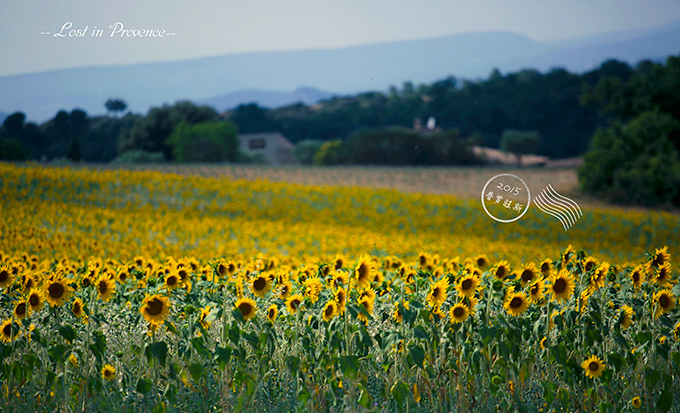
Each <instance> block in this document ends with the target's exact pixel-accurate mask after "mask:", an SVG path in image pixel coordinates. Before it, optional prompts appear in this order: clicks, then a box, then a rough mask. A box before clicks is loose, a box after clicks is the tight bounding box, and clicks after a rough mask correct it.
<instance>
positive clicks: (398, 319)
mask: <svg viewBox="0 0 680 413" xmlns="http://www.w3.org/2000/svg"><path fill="white" fill-rule="evenodd" d="M401 305H402V306H403V307H404V309H406V310H408V309H409V303H408V301H402V304H401ZM392 318H394V321H395V322H396V323H397V324H401V322H402V321H404V316H403V315H402V314H401V310H399V303H394V312H393V313H392Z"/></svg>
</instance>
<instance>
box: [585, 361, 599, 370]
mask: <svg viewBox="0 0 680 413" xmlns="http://www.w3.org/2000/svg"><path fill="white" fill-rule="evenodd" d="M599 369H600V364H599V363H598V362H597V361H591V362H590V364H588V370H590V371H598V370H599Z"/></svg>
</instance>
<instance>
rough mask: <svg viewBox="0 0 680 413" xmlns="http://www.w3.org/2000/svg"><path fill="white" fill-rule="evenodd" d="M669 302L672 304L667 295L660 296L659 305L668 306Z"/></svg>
mask: <svg viewBox="0 0 680 413" xmlns="http://www.w3.org/2000/svg"><path fill="white" fill-rule="evenodd" d="M668 304H670V300H669V299H668V297H667V296H665V295H662V296H661V297H659V305H660V306H661V307H662V308H666V307H668Z"/></svg>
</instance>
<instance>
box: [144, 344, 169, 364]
mask: <svg viewBox="0 0 680 413" xmlns="http://www.w3.org/2000/svg"><path fill="white" fill-rule="evenodd" d="M144 354H145V355H146V359H147V360H149V361H151V358H152V357H153V358H155V359H156V360H158V362H159V363H160V364H161V366H162V367H165V360H166V359H167V358H168V345H167V344H166V343H165V341H156V342H155V343H151V344H147V345H146V347H145V348H144Z"/></svg>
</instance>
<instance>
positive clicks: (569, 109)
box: [0, 60, 678, 164]
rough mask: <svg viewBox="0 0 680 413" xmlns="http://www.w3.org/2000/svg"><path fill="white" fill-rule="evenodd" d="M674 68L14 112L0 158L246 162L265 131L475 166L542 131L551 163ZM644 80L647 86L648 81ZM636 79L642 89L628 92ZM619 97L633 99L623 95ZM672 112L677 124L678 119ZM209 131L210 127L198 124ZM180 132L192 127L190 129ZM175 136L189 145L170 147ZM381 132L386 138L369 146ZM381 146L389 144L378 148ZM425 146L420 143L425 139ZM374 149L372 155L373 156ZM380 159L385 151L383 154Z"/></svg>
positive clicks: (0, 138)
mask: <svg viewBox="0 0 680 413" xmlns="http://www.w3.org/2000/svg"><path fill="white" fill-rule="evenodd" d="M668 70H670V69H669V68H667V65H666V64H663V63H654V62H651V61H642V62H640V63H638V64H637V65H635V66H634V67H632V66H630V65H628V64H627V63H624V62H620V61H616V60H609V61H606V62H604V63H603V64H602V65H600V66H599V67H598V68H596V69H594V70H591V71H589V72H586V73H583V74H574V73H570V72H568V71H566V70H564V69H553V70H550V71H548V72H545V73H541V72H539V71H536V70H532V69H526V70H521V71H518V72H514V73H508V74H505V75H503V74H501V73H500V72H499V71H498V70H494V71H492V73H491V74H490V75H489V76H488V78H487V79H481V80H476V81H472V80H459V79H457V78H455V77H452V76H450V77H447V78H445V79H442V80H440V81H436V82H433V83H431V84H421V85H418V86H416V85H414V84H413V83H411V82H405V83H404V84H403V85H401V87H399V88H397V87H391V88H390V89H389V90H388V91H386V92H377V91H376V92H367V93H360V94H357V95H354V96H338V97H334V98H331V99H328V100H325V101H322V102H320V103H318V104H315V105H305V104H302V103H297V104H292V105H288V106H285V107H280V108H276V109H266V108H262V107H259V106H258V105H256V104H244V105H240V106H238V107H236V108H234V109H233V110H230V111H227V112H225V113H222V114H219V113H217V111H215V109H214V108H211V107H208V106H200V105H196V104H194V103H192V102H189V101H180V102H176V103H175V104H173V105H168V104H166V105H163V106H160V107H154V108H152V109H150V110H149V111H148V112H147V114H146V115H139V114H134V113H131V112H128V113H126V114H124V115H123V112H124V111H125V109H126V105H125V102H124V101H122V100H121V99H110V100H109V101H107V102H106V104H105V106H106V108H107V110H108V111H109V114H108V115H105V116H93V117H90V116H89V115H88V114H87V113H85V112H84V111H83V110H80V109H74V110H72V111H70V112H68V111H64V110H62V111H59V112H58V113H57V114H56V115H55V117H54V118H52V119H50V120H48V121H46V122H44V123H42V124H36V123H33V122H26V117H25V116H24V115H23V113H21V112H17V113H14V114H12V115H10V116H9V117H7V118H6V119H5V121H4V123H3V124H2V126H1V127H0V158H2V159H35V160H48V161H49V160H54V159H60V158H68V159H71V160H85V161H88V162H109V161H112V160H115V159H119V160H120V159H123V160H135V159H141V160H158V161H171V160H180V159H184V160H198V161H200V160H206V161H211V160H244V157H243V156H242V154H238V145H234V144H233V142H232V141H233V139H234V137H233V136H232V135H233V134H235V133H254V132H265V131H266V132H270V131H279V132H281V133H282V134H283V135H284V136H286V137H287V138H288V139H290V140H291V141H292V142H293V143H300V145H298V149H299V150H297V152H298V153H300V154H301V158H305V159H307V160H309V162H310V163H311V162H312V161H313V158H314V156H316V155H317V152H318V150H319V149H320V148H321V146H322V145H324V143H328V144H327V145H326V146H325V148H324V152H323V153H322V154H320V155H319V156H318V157H317V160H318V161H323V162H346V163H361V162H363V160H364V157H365V156H364V155H362V154H363V153H369V154H371V155H372V157H371V162H372V163H382V162H384V159H389V158H390V156H388V155H387V153H388V152H389V150H392V149H389V148H390V147H391V146H392V145H397V146H399V145H401V147H405V145H411V144H413V145H414V146H416V145H418V146H419V147H420V148H427V147H428V145H433V144H436V145H438V146H437V147H436V149H435V150H434V152H436V154H434V155H432V156H431V157H430V158H429V159H425V158H424V157H423V156H421V155H417V153H420V151H413V152H414V153H412V154H408V153H400V154H398V155H395V154H394V153H393V154H392V156H391V159H397V161H394V162H396V163H398V164H402V163H403V162H407V163H408V162H414V163H420V162H424V163H428V162H430V163H435V164H439V163H441V162H457V163H469V162H472V160H471V159H469V158H468V157H467V156H462V158H464V159H462V158H461V159H454V158H452V155H450V153H451V148H458V149H456V150H455V151H454V152H456V153H461V154H463V155H466V154H468V153H469V152H468V149H466V148H469V146H470V145H471V144H473V143H474V144H479V145H484V146H489V147H495V148H498V147H500V146H501V138H502V137H503V135H504V133H505V134H506V135H507V134H508V132H509V131H517V133H518V134H521V133H524V134H526V133H527V132H529V131H533V132H532V133H533V134H535V135H538V136H540V137H541V139H540V140H539V141H538V142H537V141H536V140H534V141H533V144H532V145H530V146H531V147H532V148H533V151H534V152H535V153H538V154H541V155H547V156H549V157H552V158H561V157H570V156H576V155H581V154H583V153H585V152H586V151H587V150H588V148H589V146H588V145H589V142H590V140H591V137H592V136H593V134H594V133H595V131H596V130H597V129H598V128H604V127H607V125H609V124H610V123H611V122H615V121H617V120H619V119H624V120H627V119H630V118H631V117H632V116H633V115H634V114H636V113H638V112H639V108H641V107H642V106H644V105H648V106H649V105H650V104H652V103H654V104H656V103H658V102H656V101H649V99H648V100H647V101H645V97H644V96H642V95H641V96H640V97H639V98H636V99H637V100H635V102H634V103H630V104H624V103H621V99H620V97H621V96H629V95H630V93H632V92H631V91H635V93H640V94H641V93H642V92H640V91H641V90H645V91H649V90H652V89H654V88H656V89H654V90H657V89H658V90H659V91H663V93H666V94H670V95H671V96H672V95H673V93H677V88H676V89H673V85H670V86H669V85H667V84H666V83H667V81H666V80H663V79H661V78H660V77H659V76H657V75H654V76H652V77H649V76H648V74H649V73H651V72H654V73H656V72H659V71H661V72H664V73H665V71H668ZM645 76H647V77H645ZM668 76H670V77H671V78H673V77H672V76H673V75H668ZM643 78H644V81H643V80H639V79H643ZM635 79H638V80H635ZM673 79H675V78H673ZM631 80H633V81H634V82H633V83H630V84H629V82H631ZM676 80H677V79H676ZM650 82H651V83H650ZM663 82H666V83H663ZM617 90H623V91H624V92H620V93H623V94H622V95H620V96H619V95H616V96H615V95H614V93H615V92H616V91H617ZM674 90H675V92H673V91H674ZM649 93H651V92H649ZM655 99H656V98H655ZM658 99H660V102H661V103H662V104H664V105H666V106H668V104H667V103H664V102H666V101H668V100H669V99H671V97H669V96H666V95H663V96H661V95H659V97H658ZM671 100H672V99H671ZM649 102H652V103H649ZM617 105H618V106H617ZM622 105H623V106H622ZM626 105H627V106H626ZM668 113H669V114H670V115H671V116H672V117H674V118H675V119H677V116H678V114H677V113H675V112H673V111H671V112H668ZM430 117H433V118H434V119H436V123H437V126H438V129H441V133H439V134H435V136H425V135H422V136H420V137H415V135H413V134H412V126H413V123H414V119H428V118H430ZM200 124H207V125H208V126H200V127H199V126H197V125H200ZM180 125H184V126H183V127H182V128H180V127H179V126H180ZM229 125H231V126H229ZM206 128H208V129H210V130H211V132H210V133H208V130H207V129H206ZM220 128H222V129H223V131H222V132H221V133H227V132H226V131H229V132H228V133H227V135H228V136H227V137H225V138H224V142H223V143H220V142H218V141H215V139H213V138H210V139H203V140H202V141H201V142H202V143H201V148H192V147H191V145H184V144H183V143H182V139H191V138H190V137H191V136H194V138H195V137H196V136H198V135H196V133H199V134H200V133H203V134H206V133H207V134H208V135H210V136H218V135H219V133H217V132H215V131H219V130H220ZM175 132H177V134H179V135H182V136H183V138H179V137H175V138H173V139H170V137H171V135H172V134H173V133H175ZM213 132H214V133H213ZM386 132H389V133H391V134H392V136H387V135H386ZM371 134H374V135H375V139H374V138H370V139H369V137H370V136H371ZM208 135H206V136H208ZM454 136H455V139H454V138H453V137H454ZM373 140H375V141H380V142H382V143H381V144H379V145H378V144H377V143H376V142H373ZM415 140H417V141H418V143H414V142H415ZM229 142H232V143H229ZM338 142H340V143H338ZM405 142H406V143H405ZM452 142H454V143H452ZM222 144H226V145H227V146H228V147H230V148H236V149H235V150H234V151H235V152H236V153H234V154H226V153H223V152H219V151H217V155H216V151H214V150H211V148H214V147H215V145H222ZM520 146H521V145H520ZM525 146H526V145H525ZM506 147H509V146H508V145H506ZM515 147H517V145H515ZM182 148H183V149H182ZM367 148H371V151H370V152H367V151H368V149H367ZM386 148H387V149H386ZM430 148H432V147H431V146H430ZM459 148H463V149H460V150H459ZM182 151H184V152H185V153H182ZM187 151H189V152H191V154H187V153H186V152H187ZM380 151H382V152H384V153H381V154H378V153H379V152H380ZM386 151H387V152H386ZM416 152H417V153H416ZM447 154H448V155H447ZM518 154H519V153H518ZM215 156H217V158H215ZM409 156H410V157H411V158H409ZM419 156H420V157H419ZM350 158H352V159H350ZM378 158H380V159H378ZM424 159H425V160H424ZM442 159H445V161H443V160H442Z"/></svg>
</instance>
